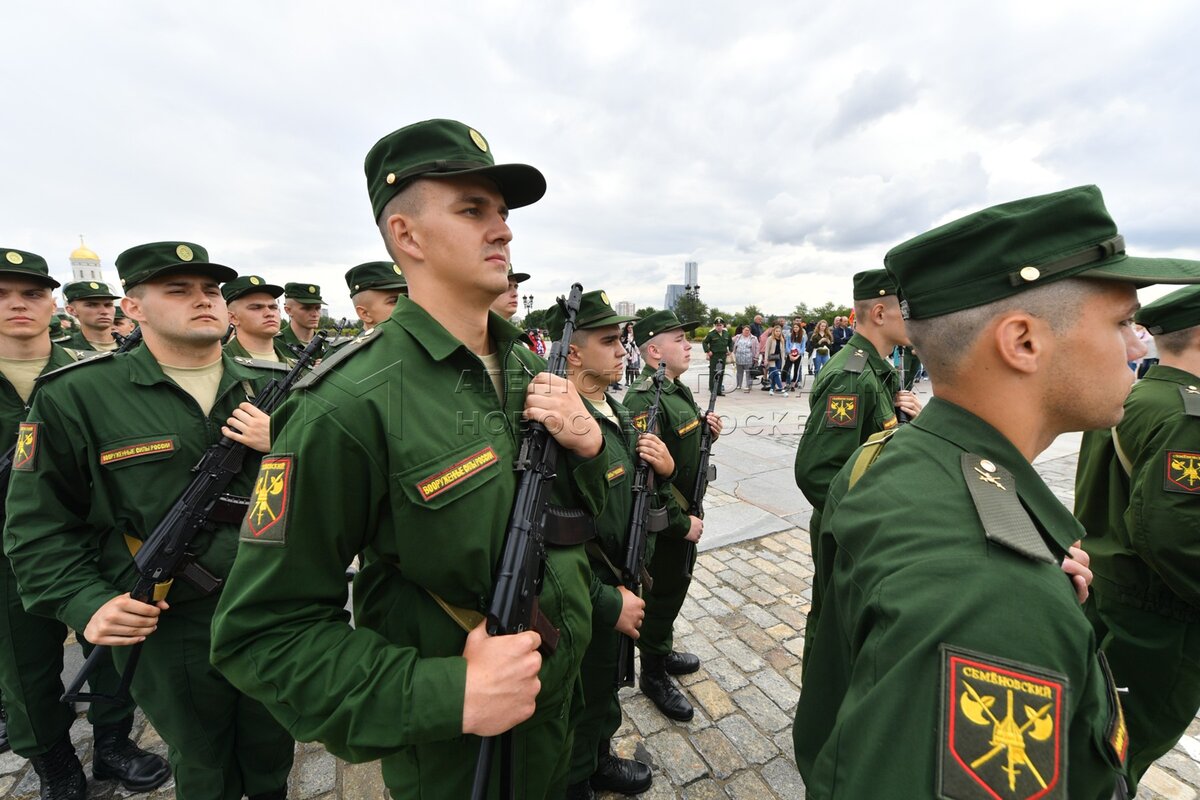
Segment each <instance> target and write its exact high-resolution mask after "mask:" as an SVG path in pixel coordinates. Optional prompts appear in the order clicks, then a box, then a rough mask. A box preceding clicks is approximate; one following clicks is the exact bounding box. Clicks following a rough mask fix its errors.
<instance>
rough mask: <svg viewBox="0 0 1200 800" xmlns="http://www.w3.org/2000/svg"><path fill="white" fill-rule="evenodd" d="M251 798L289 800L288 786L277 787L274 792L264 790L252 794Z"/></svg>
mask: <svg viewBox="0 0 1200 800" xmlns="http://www.w3.org/2000/svg"><path fill="white" fill-rule="evenodd" d="M250 800H287V787H286V786H284V787H283V788H282V789H276V790H275V791H273V792H262V793H261V794H252V795H250Z"/></svg>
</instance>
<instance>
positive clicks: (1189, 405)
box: [1179, 385, 1200, 417]
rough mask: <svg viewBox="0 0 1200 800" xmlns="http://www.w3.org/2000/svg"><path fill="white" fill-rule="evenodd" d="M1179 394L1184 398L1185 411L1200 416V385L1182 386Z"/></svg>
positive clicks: (1190, 415)
mask: <svg viewBox="0 0 1200 800" xmlns="http://www.w3.org/2000/svg"><path fill="white" fill-rule="evenodd" d="M1179 395H1180V396H1181V397H1182V398H1183V413H1184V414H1187V415H1188V416H1189V417H1200V386H1195V385H1192V386H1180V387H1179Z"/></svg>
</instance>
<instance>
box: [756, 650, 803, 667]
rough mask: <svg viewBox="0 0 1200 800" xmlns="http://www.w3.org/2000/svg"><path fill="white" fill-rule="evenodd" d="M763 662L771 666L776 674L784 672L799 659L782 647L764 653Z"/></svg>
mask: <svg viewBox="0 0 1200 800" xmlns="http://www.w3.org/2000/svg"><path fill="white" fill-rule="evenodd" d="M763 660H764V661H766V662H767V663H768V664H770V665H771V668H772V669H774V670H775V671H776V672H784V671H786V670H787V669H788V668H789V667H791V666H792V665H793V664H795V663H796V662H797V661H799V658H797V657H796V656H794V655H792V654H791V653H789V652H788V651H787V650H784V649H783V648H782V647H773V648H771V649H770V650H768V651H767V652H765V653H763Z"/></svg>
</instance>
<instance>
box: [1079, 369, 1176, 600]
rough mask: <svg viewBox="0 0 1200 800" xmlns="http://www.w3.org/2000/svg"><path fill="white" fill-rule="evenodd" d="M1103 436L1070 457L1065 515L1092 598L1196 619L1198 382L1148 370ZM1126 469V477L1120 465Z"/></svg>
mask: <svg viewBox="0 0 1200 800" xmlns="http://www.w3.org/2000/svg"><path fill="white" fill-rule="evenodd" d="M1116 439H1117V441H1118V442H1119V443H1120V454H1118V451H1117V448H1116V446H1115V445H1114V442H1113V434H1112V431H1089V432H1088V433H1086V434H1085V435H1084V444H1083V446H1082V447H1081V449H1080V454H1079V468H1078V472H1077V474H1076V482H1075V515H1076V517H1078V518H1079V521H1080V522H1082V523H1083V526H1084V527H1085V528H1086V529H1087V532H1088V540H1087V548H1086V549H1087V551H1088V554H1089V555H1090V556H1091V569H1092V572H1093V574H1094V575H1095V587H1094V588H1095V590H1096V592H1097V593H1098V594H1099V593H1103V594H1106V595H1107V597H1108V598H1109V599H1112V600H1114V601H1116V602H1119V603H1122V604H1124V605H1131V606H1134V607H1136V608H1140V609H1143V610H1145V611H1152V612H1155V613H1158V614H1162V615H1164V616H1168V617H1173V618H1175V619H1179V620H1183V621H1190V622H1197V621H1200V551H1198V550H1197V547H1196V537H1195V535H1194V534H1195V532H1196V531H1198V530H1200V376H1196V375H1192V374H1191V373H1188V372H1184V371H1183V370H1179V369H1175V368H1174V367H1166V366H1163V365H1161V364H1157V365H1155V366H1152V367H1150V369H1149V370H1148V371H1147V372H1146V375H1145V377H1144V378H1143V379H1142V380H1140V381H1138V383H1137V384H1136V385H1135V386H1134V387H1133V389H1132V390H1131V391H1130V393H1129V397H1128V399H1127V400H1126V401H1125V416H1124V417H1123V418H1122V419H1121V422H1120V424H1119V425H1117V427H1116ZM1122 456H1123V457H1124V460H1125V461H1126V462H1127V463H1128V471H1126V468H1125V466H1124V465H1123V464H1122Z"/></svg>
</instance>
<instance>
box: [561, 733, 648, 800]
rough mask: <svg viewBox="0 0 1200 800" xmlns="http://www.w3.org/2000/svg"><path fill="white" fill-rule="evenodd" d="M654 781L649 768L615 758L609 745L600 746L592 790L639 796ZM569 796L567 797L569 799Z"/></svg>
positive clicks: (640, 763) (630, 760) (638, 762)
mask: <svg viewBox="0 0 1200 800" xmlns="http://www.w3.org/2000/svg"><path fill="white" fill-rule="evenodd" d="M653 780H654V776H653V774H651V772H650V767H649V766H647V765H646V764H643V763H642V762H640V761H635V760H633V759H632V758H617V757H616V756H614V755H613V754H612V751H611V750H610V749H609V743H608V742H604V743H603V744H601V745H600V759H599V760H598V761H597V762H596V771H595V773H593V775H592V781H591V783H592V788H593V789H596V790H600V791H602V790H607V791H610V792H616V793H617V794H627V795H634V794H641V793H642V792H644V791H646V790H647V789H649V788H650V784H651V782H652V781H653ZM569 796H570V795H568V797H569Z"/></svg>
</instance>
